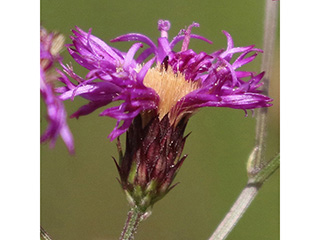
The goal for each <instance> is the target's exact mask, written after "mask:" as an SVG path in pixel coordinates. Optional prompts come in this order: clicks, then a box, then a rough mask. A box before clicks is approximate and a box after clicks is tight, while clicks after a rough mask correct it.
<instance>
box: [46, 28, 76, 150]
mask: <svg viewBox="0 0 320 240" xmlns="http://www.w3.org/2000/svg"><path fill="white" fill-rule="evenodd" d="M63 42H64V37H63V36H62V35H59V34H55V33H47V31H46V30H45V29H44V28H42V27H41V29H40V94H41V97H42V99H43V100H44V102H45V104H46V106H47V120H48V127H47V129H46V131H45V132H44V133H43V134H42V136H41V139H40V140H41V142H45V141H50V146H51V147H53V146H54V145H55V142H56V140H57V138H58V136H59V135H60V136H61V137H62V139H63V140H64V142H65V144H66V146H67V148H68V150H69V152H70V153H73V152H74V144H73V137H72V134H71V132H70V130H69V127H68V125H67V122H66V112H65V109H64V105H63V102H62V101H61V100H60V99H59V98H58V97H57V96H56V95H55V92H54V86H53V84H54V81H56V80H57V79H58V78H59V74H58V73H57V72H55V71H54V69H53V66H54V63H55V62H58V61H59V60H60V59H61V57H60V55H59V51H60V50H61V49H62V47H63Z"/></svg>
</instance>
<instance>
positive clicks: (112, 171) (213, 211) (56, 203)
mask: <svg viewBox="0 0 320 240" xmlns="http://www.w3.org/2000/svg"><path fill="white" fill-rule="evenodd" d="M158 19H168V20H170V21H171V30H170V32H169V38H171V37H173V36H175V35H176V34H177V33H178V32H179V30H180V29H182V28H185V27H186V26H188V25H189V24H191V23H192V22H193V21H195V22H198V23H200V28H194V29H193V33H196V34H200V35H202V36H204V37H206V38H208V39H210V40H212V41H213V45H210V44H207V43H205V42H202V41H199V40H191V44H190V47H191V48H193V49H194V50H195V51H197V52H199V51H206V52H213V51H215V50H217V49H220V48H224V47H226V38H225V36H224V35H223V34H222V32H221V31H222V30H226V31H228V32H229V33H230V34H231V35H232V37H233V39H234V42H235V45H236V46H246V45H250V44H256V46H257V47H259V48H262V38H263V19H264V1H257V0H247V1H244V0H241V1H239V0H224V1H221V0H205V1H192V0H185V1H182V0H181V1H168V0H161V1H158V0H156V1H155V0H153V1H142V0H135V1H129V0H125V1H121V0H116V1H108V0H104V1H103V0H91V1H84V0H78V1H71V0H55V1H52V0H42V1H41V24H42V25H43V26H44V27H45V28H47V30H49V31H52V30H56V31H59V32H61V33H63V34H64V35H65V36H66V37H67V36H69V35H70V34H71V32H70V30H71V29H72V28H74V26H75V25H77V26H79V27H81V28H82V29H84V30H88V29H89V28H92V34H94V35H95V36H97V37H99V38H101V39H103V40H104V41H106V42H107V43H108V42H109V40H110V39H112V38H114V37H116V36H118V35H121V34H125V33H128V32H139V33H143V34H145V35H147V36H149V37H150V38H151V39H153V40H156V39H157V37H159V32H158V30H157V21H158ZM278 41H279V37H278V38H277V48H278V46H279V44H278ZM66 42H67V43H70V40H69V38H68V37H67V40H66ZM111 45H112V46H114V47H117V48H119V49H121V50H127V49H128V47H129V46H130V44H127V43H113V44H111ZM62 55H63V57H64V62H65V63H69V62H72V59H71V58H70V57H69V56H68V53H67V51H64V52H63V54H62ZM73 63H74V62H73ZM260 64H261V56H259V57H258V58H257V59H256V61H255V62H254V63H251V64H249V65H248V66H246V68H244V69H249V68H250V69H253V70H254V71H256V72H258V71H259V69H260ZM74 68H75V70H76V71H77V73H79V75H82V76H84V75H85V74H86V71H85V70H84V69H81V68H80V67H78V66H76V64H74ZM271 81H272V82H271V89H270V96H271V97H272V98H274V102H273V103H274V106H273V107H271V108H270V110H269V112H270V114H269V119H268V126H269V134H268V139H269V140H268V145H267V147H268V153H267V155H268V158H270V157H272V156H274V155H275V154H276V153H277V152H278V151H279V51H278V49H277V50H276V52H275V64H274V70H273V72H272V80H271ZM84 103H86V101H85V100H82V99H76V100H75V101H74V102H70V101H69V102H66V109H67V111H68V114H69V115H70V114H71V113H73V112H74V111H76V110H77V108H78V107H79V106H80V105H81V104H84ZM41 105H42V106H41V116H43V117H42V119H41V131H42V132H43V131H44V129H45V127H46V120H45V117H44V116H45V113H46V109H45V107H44V106H43V103H42V102H41ZM100 111H102V110H100ZM98 114H99V110H98V111H96V112H94V113H92V114H90V115H89V116H85V117H82V118H80V119H79V120H76V119H72V120H69V126H70V128H71V130H72V132H73V135H74V139H75V146H76V154H75V156H70V155H69V154H68V152H67V149H66V147H65V145H64V143H63V142H62V140H61V139H59V140H58V141H57V144H56V147H55V148H54V149H50V148H49V146H48V145H47V144H45V145H42V147H41V225H42V226H43V227H44V228H45V229H46V230H47V231H48V232H49V234H50V235H51V237H52V238H53V240H107V239H108V240H111V239H118V238H119V236H120V232H121V230H122V227H123V224H124V221H125V218H126V214H127V211H128V209H129V208H128V204H127V202H126V199H125V196H124V194H123V192H122V190H121V188H120V185H119V184H118V182H117V180H116V178H117V177H118V174H117V170H116V167H115V165H114V163H113V160H112V158H111V156H115V157H117V152H116V146H115V143H114V142H110V141H109V140H108V139H107V135H108V134H109V133H110V131H111V130H112V129H113V128H114V125H115V120H113V119H110V118H107V117H98ZM186 132H187V133H188V132H192V134H191V135H190V136H189V138H188V141H187V143H186V146H185V148H184V153H188V154H189V156H188V158H187V159H186V161H185V162H184V165H183V167H182V168H181V170H180V172H179V174H178V175H177V177H176V180H175V182H180V184H179V185H178V186H177V187H175V189H174V190H173V191H171V192H170V193H169V194H168V195H167V196H166V197H165V198H164V199H163V200H161V201H160V202H158V203H157V204H156V205H155V206H154V209H153V213H152V215H151V217H150V218H149V219H148V220H147V221H145V222H143V223H141V225H140V228H139V230H138V233H137V236H136V239H139V240H147V239H153V240H160V239H166V240H176V239H178V240H179V239H185V240H189V239H190V240H193V239H197V240H198V239H208V238H209V236H210V235H211V234H212V232H213V230H214V229H215V228H216V226H217V225H218V224H219V222H220V221H221V220H222V218H223V217H224V215H225V214H226V212H227V211H228V210H229V208H230V207H231V205H232V204H233V202H234V201H235V199H236V197H237V196H238V194H239V193H240V192H241V190H242V188H243V187H244V186H245V184H246V181H247V176H246V170H245V167H246V161H247V158H248V155H249V154H250V152H251V149H252V147H253V145H254V134H255V118H254V117H252V116H251V114H250V113H249V116H248V117H245V114H244V112H243V111H241V110H232V109H222V108H221V109H219V108H206V109H201V110H200V111H199V112H198V113H197V114H196V115H195V116H193V117H192V118H191V120H190V122H189V124H188V127H187V131H186ZM279 238H280V237H279V171H277V172H276V173H275V174H274V175H273V176H272V177H271V179H269V181H268V182H267V183H266V184H265V185H264V186H263V188H262V189H261V190H260V192H259V194H258V196H257V197H256V199H255V200H254V202H253V203H252V205H251V207H250V208H249V210H248V211H247V212H246V213H245V215H244V217H243V218H242V219H241V221H240V222H239V224H238V225H237V226H236V227H235V229H234V230H233V232H232V233H231V234H230V236H229V238H228V239H230V240H241V239H246V240H247V239H253V240H255V239H259V240H270V239H271V240H273V239H279Z"/></svg>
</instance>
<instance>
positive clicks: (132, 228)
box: [119, 207, 144, 240]
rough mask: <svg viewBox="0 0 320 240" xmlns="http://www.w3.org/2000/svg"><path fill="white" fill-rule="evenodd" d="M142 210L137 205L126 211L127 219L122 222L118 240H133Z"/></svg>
mask: <svg viewBox="0 0 320 240" xmlns="http://www.w3.org/2000/svg"><path fill="white" fill-rule="evenodd" d="M143 214H144V213H143V212H142V211H141V210H140V209H139V208H138V207H133V208H131V209H130V211H129V212H128V217H127V220H126V222H125V224H124V227H123V230H122V233H121V236H120V239H119V240H133V239H134V234H135V233H136V231H137V228H138V225H139V223H140V222H141V220H142V217H143Z"/></svg>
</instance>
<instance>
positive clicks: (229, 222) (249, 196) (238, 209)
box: [209, 184, 259, 240]
mask: <svg viewBox="0 0 320 240" xmlns="http://www.w3.org/2000/svg"><path fill="white" fill-rule="evenodd" d="M258 190H259V186H257V185H253V184H250V185H249V184H247V186H246V187H245V188H244V189H243V190H242V192H241V194H240V195H239V197H238V199H237V200H236V202H235V203H234V204H233V206H232V208H231V209H230V211H229V212H228V214H227V215H226V216H225V217H224V219H223V220H222V222H221V223H220V225H219V226H218V228H217V229H216V230H215V232H214V233H213V235H212V236H211V237H210V238H209V240H223V239H225V238H226V237H227V236H228V235H229V233H230V232H231V231H232V229H233V228H234V227H235V225H236V224H237V222H238V221H239V219H240V218H241V217H242V215H243V213H244V212H245V211H246V210H247V208H248V207H249V205H250V203H251V202H252V200H253V199H254V198H255V196H256V195H257V193H258Z"/></svg>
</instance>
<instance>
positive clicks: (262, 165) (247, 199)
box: [209, 0, 280, 240]
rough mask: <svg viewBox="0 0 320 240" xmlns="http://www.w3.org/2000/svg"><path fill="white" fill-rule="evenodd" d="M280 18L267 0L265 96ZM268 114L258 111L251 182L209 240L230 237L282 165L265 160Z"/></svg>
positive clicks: (249, 170) (249, 167) (274, 4)
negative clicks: (265, 184) (267, 182)
mask: <svg viewBox="0 0 320 240" xmlns="http://www.w3.org/2000/svg"><path fill="white" fill-rule="evenodd" d="M277 15H278V3H277V2H275V1H271V0H266V7H265V24H264V44H263V49H264V55H263V59H262V66H261V69H262V71H266V74H265V76H264V79H263V87H262V89H261V90H262V93H263V94H265V95H268V92H269V79H270V73H271V71H272V70H271V67H272V60H273V49H274V42H275V31H276V25H277ZM267 114H268V109H267V108H261V109H259V110H258V111H257V122H256V138H255V140H256V142H255V147H254V149H253V151H252V153H251V155H250V157H249V159H248V164H247V173H248V177H249V179H248V183H247V185H246V187H245V188H244V189H243V190H242V192H241V193H240V195H239V197H238V199H237V200H236V201H235V203H234V204H233V206H232V207H231V209H230V211H229V213H228V214H227V215H226V216H225V218H224V219H223V220H222V222H221V223H220V225H219V226H218V227H217V229H216V230H215V232H214V233H213V234H212V236H211V237H210V238H209V240H223V239H226V238H227V236H228V235H229V233H230V232H231V231H232V229H233V228H234V227H235V226H236V224H237V223H238V221H239V220H240V218H241V217H242V215H243V214H244V213H245V211H246V210H247V209H248V207H249V206H250V204H251V202H252V201H253V199H254V198H255V196H256V195H257V193H258V191H259V189H260V187H261V186H262V184H263V183H264V181H266V180H267V179H268V178H269V177H270V176H271V175H272V173H274V172H275V171H276V169H278V168H279V166H280V155H279V154H278V155H277V156H276V157H275V158H274V159H273V160H271V161H269V162H267V161H266V160H265V157H264V156H265V148H266V140H267Z"/></svg>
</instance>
